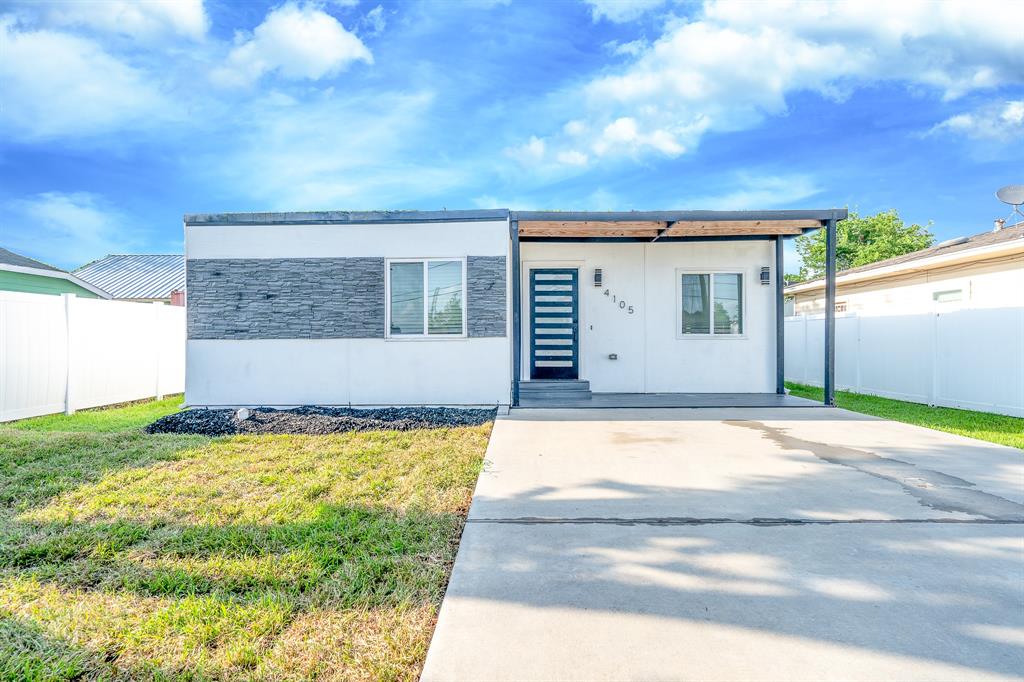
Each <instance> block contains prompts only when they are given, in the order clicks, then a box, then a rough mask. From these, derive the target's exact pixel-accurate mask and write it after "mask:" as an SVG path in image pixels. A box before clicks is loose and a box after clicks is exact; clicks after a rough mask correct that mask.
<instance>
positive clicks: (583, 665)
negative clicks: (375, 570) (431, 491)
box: [423, 408, 1024, 682]
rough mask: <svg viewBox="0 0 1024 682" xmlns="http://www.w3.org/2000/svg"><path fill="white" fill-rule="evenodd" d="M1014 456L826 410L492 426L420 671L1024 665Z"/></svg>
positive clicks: (969, 671) (499, 676) (817, 672)
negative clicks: (438, 613)
mask: <svg viewBox="0 0 1024 682" xmlns="http://www.w3.org/2000/svg"><path fill="white" fill-rule="evenodd" d="M1022 530H1024V453H1022V452H1021V451H1020V450H1015V449H1012V448H1005V447H1000V446H997V445H991V444H988V443H983V442H979V441H975V440H971V439H967V438H961V437H958V436H953V435H949V434H944V433H940V432H937V431H931V430H928V429H922V428H918V427H913V426H908V425H904V424H897V423H894V422H889V421H884V420H880V419H874V418H871V417H866V416H864V415H858V414H854V413H851V412H845V411H843V410H829V409H824V408H820V409H818V408H780V409H761V410H744V409H731V410H570V411H551V410H536V411H528V410H524V411H515V412H513V413H512V415H511V416H509V417H506V418H502V419H499V420H498V422H497V423H496V425H495V428H494V434H493V436H492V438H491V443H490V447H489V449H488V453H487V463H486V465H485V471H484V473H483V474H482V475H481V477H480V481H479V483H478V485H477V490H476V495H475V497H474V499H473V506H472V509H471V510H470V515H469V523H468V524H467V526H466V530H465V533H464V535H463V537H462V544H461V546H460V548H459V554H458V559H457V560H456V563H455V569H454V572H453V574H452V579H451V583H450V584H449V587H448V592H447V594H446V596H445V599H444V604H443V606H442V607H441V613H440V617H439V620H438V624H437V629H436V631H435V634H434V639H433V642H432V643H431V647H430V652H429V654H428V656H427V662H426V666H425V668H424V672H423V679H424V680H427V681H428V682H432V681H434V680H882V679H899V680H918V679H927V680H965V679H976V680H987V679H1021V678H1022V675H1024V535H1022Z"/></svg>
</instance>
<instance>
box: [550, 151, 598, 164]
mask: <svg viewBox="0 0 1024 682" xmlns="http://www.w3.org/2000/svg"><path fill="white" fill-rule="evenodd" d="M557 159H558V163H561V164H563V165H566V166H586V165H587V163H589V162H590V157H588V156H587V155H586V154H583V153H582V152H578V151H576V150H574V149H567V150H565V151H562V152H559V153H558V156H557Z"/></svg>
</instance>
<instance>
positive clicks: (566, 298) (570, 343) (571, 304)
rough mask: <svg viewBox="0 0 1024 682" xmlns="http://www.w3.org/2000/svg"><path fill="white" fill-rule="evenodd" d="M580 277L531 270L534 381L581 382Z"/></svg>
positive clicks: (572, 271) (562, 271)
mask: <svg viewBox="0 0 1024 682" xmlns="http://www.w3.org/2000/svg"><path fill="white" fill-rule="evenodd" d="M579 348H580V344H579V276H578V271H577V270H575V269H568V268H546V269H541V270H530V378H531V379H578V378H579Z"/></svg>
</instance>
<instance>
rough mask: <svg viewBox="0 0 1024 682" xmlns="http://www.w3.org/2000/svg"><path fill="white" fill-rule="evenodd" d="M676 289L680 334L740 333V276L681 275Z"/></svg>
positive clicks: (741, 330) (727, 273)
mask: <svg viewBox="0 0 1024 682" xmlns="http://www.w3.org/2000/svg"><path fill="white" fill-rule="evenodd" d="M678 286H679V287H680V288H679V293H680V296H679V323H678V327H677V329H678V331H679V334H680V335H682V336H739V335H741V334H743V273H740V272H680V273H679V280H678Z"/></svg>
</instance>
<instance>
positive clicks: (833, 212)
mask: <svg viewBox="0 0 1024 682" xmlns="http://www.w3.org/2000/svg"><path fill="white" fill-rule="evenodd" d="M511 215H512V218H513V219H514V220H524V221H527V220H552V221H558V220H562V221H567V222H580V221H585V220H594V221H600V220H657V221H675V220H831V219H833V218H834V219H835V220H845V219H846V218H847V210H846V209H845V208H825V209H806V210H793V209H787V210H776V211H755V210H751V211H705V210H694V211H512V212H511ZM815 229H816V228H815Z"/></svg>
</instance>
